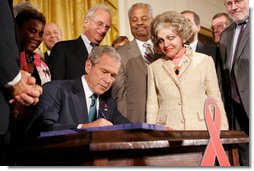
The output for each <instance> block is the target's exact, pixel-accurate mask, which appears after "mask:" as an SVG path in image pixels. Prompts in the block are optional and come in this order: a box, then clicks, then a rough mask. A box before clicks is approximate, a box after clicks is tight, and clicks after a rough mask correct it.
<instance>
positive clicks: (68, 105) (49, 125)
mask: <svg viewBox="0 0 254 171" xmlns="http://www.w3.org/2000/svg"><path fill="white" fill-rule="evenodd" d="M109 94H110V93H106V94H104V95H102V96H100V100H99V104H100V105H99V109H100V111H102V112H103V113H104V115H105V117H106V119H107V120H109V121H110V122H112V123H113V124H123V123H129V121H128V119H126V118H125V117H124V116H122V114H121V113H120V112H119V111H118V110H117V105H116V102H115V101H114V100H113V99H112V98H110V95H109ZM83 123H88V112H87V107H86V98H85V93H84V89H83V86H82V82H81V78H78V79H76V80H58V81H52V82H48V83H46V84H44V85H43V94H42V95H41V97H40V102H39V104H38V107H37V110H36V112H35V113H34V116H33V118H32V121H31V123H30V124H29V126H28V132H29V134H31V133H32V134H34V133H35V134H38V133H39V132H40V131H50V130H60V129H72V128H73V129H76V128H77V126H78V124H83Z"/></svg>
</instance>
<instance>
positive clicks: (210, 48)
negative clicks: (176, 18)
mask: <svg viewBox="0 0 254 171" xmlns="http://www.w3.org/2000/svg"><path fill="white" fill-rule="evenodd" d="M181 14H182V15H184V16H185V17H186V18H188V19H189V20H190V21H191V22H192V24H193V28H194V30H195V31H196V34H195V36H194V39H193V41H192V42H191V43H190V47H191V49H192V50H193V51H195V52H200V53H204V54H206V55H208V56H211V57H212V58H213V60H214V63H216V46H215V45H211V44H204V43H202V42H201V41H199V40H198V32H199V31H200V28H201V26H200V17H199V16H198V15H197V14H196V13H195V12H194V11H190V10H185V11H182V12H181Z"/></svg>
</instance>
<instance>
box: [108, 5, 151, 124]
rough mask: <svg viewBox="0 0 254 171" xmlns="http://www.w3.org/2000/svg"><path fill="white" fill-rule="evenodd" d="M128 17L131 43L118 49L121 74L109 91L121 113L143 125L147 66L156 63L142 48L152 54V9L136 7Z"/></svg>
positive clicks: (134, 6) (149, 7) (133, 7)
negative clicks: (148, 48) (147, 48)
mask: <svg viewBox="0 0 254 171" xmlns="http://www.w3.org/2000/svg"><path fill="white" fill-rule="evenodd" d="M128 15H129V23H130V29H131V33H132V35H133V37H134V40H132V41H131V42H129V43H127V44H125V45H123V46H121V47H120V48H118V49H117V51H118V52H119V53H120V55H121V57H122V70H121V72H120V74H119V76H118V78H117V80H116V82H115V84H114V85H113V87H112V95H113V97H114V98H115V99H116V101H117V105H118V109H119V110H120V112H121V113H122V114H124V115H125V116H126V117H127V118H128V119H129V120H130V121H131V122H145V115H146V87H147V66H148V65H149V64H150V63H151V62H153V61H154V60H155V58H154V56H153V54H149V55H147V54H148V53H147V51H146V47H145V46H144V44H149V45H148V46H150V52H151V50H152V51H153V44H152V41H151V40H150V24H151V21H152V19H153V16H152V7H151V5H149V4H145V3H136V4H134V5H133V6H132V7H131V8H130V9H129V12H128ZM147 56H149V58H147Z"/></svg>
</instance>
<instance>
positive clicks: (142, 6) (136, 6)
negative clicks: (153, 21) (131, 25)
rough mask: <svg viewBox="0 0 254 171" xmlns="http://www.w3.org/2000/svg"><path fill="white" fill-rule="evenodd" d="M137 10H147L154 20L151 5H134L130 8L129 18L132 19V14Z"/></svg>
mask: <svg viewBox="0 0 254 171" xmlns="http://www.w3.org/2000/svg"><path fill="white" fill-rule="evenodd" d="M135 8H147V9H148V12H149V15H150V17H151V18H153V10H152V6H151V5H150V4H146V3H136V4H133V5H132V6H131V7H130V9H129V11H128V15H129V18H130V15H131V12H132V11H133V10H134V9H135Z"/></svg>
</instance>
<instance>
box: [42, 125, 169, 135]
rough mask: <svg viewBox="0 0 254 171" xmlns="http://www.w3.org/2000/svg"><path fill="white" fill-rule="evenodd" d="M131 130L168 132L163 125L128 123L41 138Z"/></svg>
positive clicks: (61, 131) (60, 131)
mask: <svg viewBox="0 0 254 171" xmlns="http://www.w3.org/2000/svg"><path fill="white" fill-rule="evenodd" d="M131 129H146V130H159V131H162V130H166V129H165V127H164V126H163V125H157V124H148V123H128V124H119V125H113V126H100V127H92V128H85V129H67V130H57V131H47V132H41V133H40V137H49V136H57V135H67V134H75V133H79V132H85V131H112V130H131Z"/></svg>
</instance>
